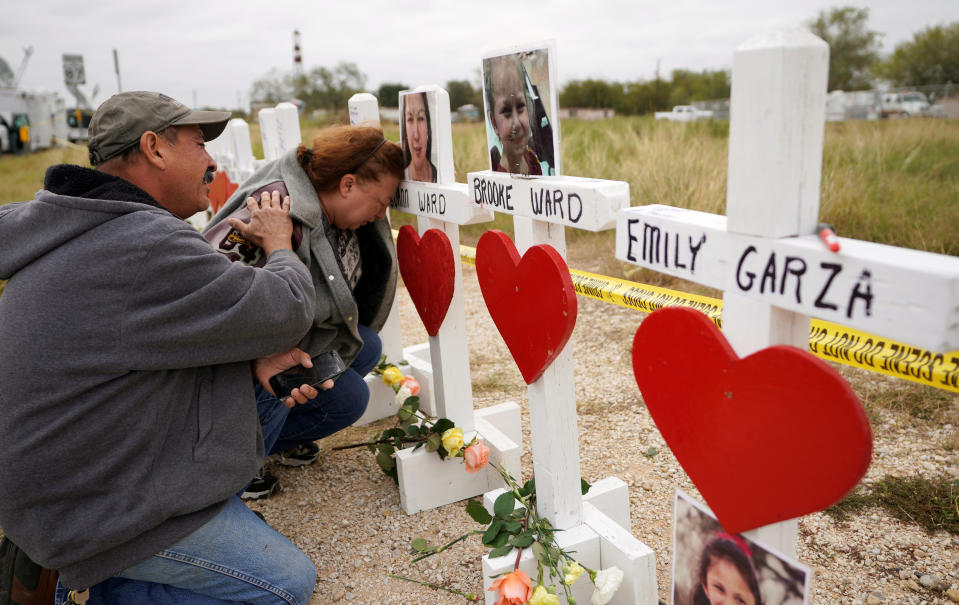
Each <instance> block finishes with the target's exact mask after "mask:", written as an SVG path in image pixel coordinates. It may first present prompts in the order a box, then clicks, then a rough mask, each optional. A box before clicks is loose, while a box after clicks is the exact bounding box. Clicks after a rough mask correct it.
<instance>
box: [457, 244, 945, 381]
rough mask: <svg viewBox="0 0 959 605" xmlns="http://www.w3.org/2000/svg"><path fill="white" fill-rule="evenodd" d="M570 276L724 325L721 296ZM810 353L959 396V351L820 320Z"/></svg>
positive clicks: (469, 259) (642, 304) (636, 302)
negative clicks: (922, 345) (936, 350)
mask: <svg viewBox="0 0 959 605" xmlns="http://www.w3.org/2000/svg"><path fill="white" fill-rule="evenodd" d="M460 258H461V259H462V260H463V262H465V263H467V264H470V265H475V264H476V249H475V248H470V247H469V246H462V245H461V246H460ZM569 273H570V277H572V280H573V288H574V289H575V290H576V293H577V294H579V295H580V296H586V297H588V298H593V299H596V300H601V301H603V302H608V303H613V304H616V305H619V306H621V307H627V308H629V309H635V310H637V311H642V312H644V313H652V312H653V311H656V310H657V309H661V308H663V307H677V306H679V307H689V308H691V309H696V310H698V311H702V312H703V313H705V314H706V316H707V317H709V318H710V319H711V320H712V321H713V323H715V324H716V325H717V326H718V327H720V328H721V327H722V311H723V301H722V300H720V299H718V298H712V297H709V296H700V295H697V294H687V293H685V292H680V291H678V290H670V289H668V288H662V287H659V286H650V285H647V284H641V283H638V282H632V281H627V280H625V279H617V278H614V277H608V276H605V275H597V274H595V273H588V272H586V271H579V270H577V269H570V270H569ZM809 351H810V352H811V353H812V354H813V355H815V356H816V357H819V358H820V359H825V360H826V361H833V362H836V363H841V364H843V365H847V366H854V367H857V368H862V369H864V370H869V371H871V372H878V373H880V374H886V375H888V376H895V377H896V378H902V379H905V380H910V381H912V382H917V383H919V384H924V385H926V386H930V387H935V388H937V389H944V390H946V391H952V392H953V393H959V351H951V352H949V353H933V352H932V351H927V350H925V349H921V348H919V347H914V346H912V345H907V344H903V343H901V342H896V341H894V340H890V339H888V338H883V337H881V336H876V335H874V334H869V333H866V332H861V331H859V330H855V329H853V328H848V327H846V326H842V325H839V324H835V323H832V322H829V321H823V320H819V319H813V320H812V321H811V322H810V328H809Z"/></svg>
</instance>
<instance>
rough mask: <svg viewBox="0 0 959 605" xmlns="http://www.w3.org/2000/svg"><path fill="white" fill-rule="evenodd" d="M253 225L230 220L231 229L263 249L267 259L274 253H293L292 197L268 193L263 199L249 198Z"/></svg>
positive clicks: (247, 205)
mask: <svg viewBox="0 0 959 605" xmlns="http://www.w3.org/2000/svg"><path fill="white" fill-rule="evenodd" d="M246 209H247V210H248V211H249V213H250V222H249V223H244V222H243V221H241V220H239V219H235V218H231V219H227V222H229V223H230V226H231V227H233V228H234V229H236V230H237V231H239V232H240V234H241V235H242V236H243V237H245V238H246V239H248V240H250V241H251V242H253V243H254V244H256V245H257V246H259V247H261V248H263V251H264V252H265V253H266V255H267V256H269V255H270V254H272V253H273V251H274V250H292V247H291V245H290V240H291V238H292V237H293V221H292V220H290V196H286V197H284V198H283V199H282V200H280V193H279V192H278V191H274V192H273V193H272V194H270V193H269V192H267V191H264V192H263V193H262V194H261V196H260V199H259V200H258V199H256V198H253V197H248V198H246Z"/></svg>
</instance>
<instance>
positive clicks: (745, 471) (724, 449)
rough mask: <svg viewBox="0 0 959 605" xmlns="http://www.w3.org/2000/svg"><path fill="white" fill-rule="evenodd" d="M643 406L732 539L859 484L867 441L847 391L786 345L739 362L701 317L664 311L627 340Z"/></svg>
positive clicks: (862, 418)
mask: <svg viewBox="0 0 959 605" xmlns="http://www.w3.org/2000/svg"><path fill="white" fill-rule="evenodd" d="M633 372H634V373H635V375H636V383H637V384H638V385H639V390H640V392H642V394H643V400H644V401H645V402H646V406H647V407H648V408H649V412H650V414H651V415H652V417H653V421H654V422H655V423H656V427H657V428H658V429H659V432H660V433H661V434H662V436H663V438H664V439H665V440H666V443H667V444H668V445H669V448H670V449H671V450H672V452H673V454H675V456H676V459H677V460H679V463H680V464H681V465H682V467H683V469H684V470H685V471H686V474H687V475H689V478H690V479H691V480H692V482H693V483H694V484H695V485H696V487H697V488H698V489H699V492H700V493H701V494H702V496H703V498H704V499H705V500H706V503H707V504H709V506H710V508H712V510H713V512H714V513H715V514H716V517H717V518H718V519H719V522H720V523H721V524H722V526H723V527H724V528H725V529H726V531H728V532H730V533H740V532H743V531H746V530H749V529H754V528H756V527H761V526H763V525H769V524H771V523H776V522H779V521H785V520H786V519H792V518H794V517H798V516H801V515H805V514H808V513H813V512H816V511H819V510H822V509H824V508H826V507H828V506H830V505H832V504H834V503H836V502H838V501H839V500H840V499H842V497H843V496H845V495H846V494H847V493H848V492H849V491H850V490H851V489H852V488H853V487H855V485H856V483H858V482H859V480H860V479H861V478H862V476H863V475H865V474H866V469H867V468H868V467H869V460H870V458H871V456H872V431H871V430H870V428H869V421H868V420H867V419H866V415H865V412H864V411H863V409H862V406H861V405H860V403H859V399H858V398H857V397H856V394H855V392H853V390H852V388H850V386H849V385H848V384H847V383H846V381H845V380H843V378H842V376H840V375H839V374H838V373H836V372H835V371H834V370H833V369H832V368H830V367H829V366H828V365H827V364H826V363H825V362H823V361H820V360H819V359H816V358H815V357H813V356H812V355H810V354H809V353H807V352H805V351H802V350H800V349H797V348H795V347H789V346H785V345H777V346H772V347H769V348H768V349H763V350H762V351H758V352H757V353H754V354H752V355H749V356H747V357H744V358H742V359H740V358H739V357H738V356H737V355H736V353H735V352H734V351H733V349H732V347H731V346H730V345H729V343H728V342H727V341H726V339H725V338H724V337H723V335H722V333H721V332H720V331H719V329H718V328H716V326H715V325H714V324H713V323H712V322H711V321H710V320H709V319H708V318H707V317H706V316H705V315H703V314H702V313H700V312H698V311H694V310H692V309H684V308H681V307H671V308H666V309H661V310H659V311H656V312H655V313H653V314H651V315H650V316H649V317H647V318H646V319H645V320H644V321H643V322H642V324H640V326H639V329H638V330H636V336H635V338H634V339H633Z"/></svg>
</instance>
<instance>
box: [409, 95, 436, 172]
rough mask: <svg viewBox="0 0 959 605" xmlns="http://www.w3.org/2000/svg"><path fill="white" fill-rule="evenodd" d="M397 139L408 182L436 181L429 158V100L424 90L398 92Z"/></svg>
mask: <svg viewBox="0 0 959 605" xmlns="http://www.w3.org/2000/svg"><path fill="white" fill-rule="evenodd" d="M400 112H401V116H402V117H401V120H400V142H401V144H402V147H403V160H404V162H406V179H407V180H409V181H423V182H427V183H435V182H436V164H435V162H434V161H433V138H434V136H433V124H432V121H431V120H430V103H429V98H428V96H427V93H425V92H408V93H401V94H400Z"/></svg>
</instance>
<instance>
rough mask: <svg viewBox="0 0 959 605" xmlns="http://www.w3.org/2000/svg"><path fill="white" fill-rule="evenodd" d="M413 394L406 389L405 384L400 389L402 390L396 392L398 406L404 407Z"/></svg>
mask: <svg viewBox="0 0 959 605" xmlns="http://www.w3.org/2000/svg"><path fill="white" fill-rule="evenodd" d="M412 395H413V393H411V392H410V390H409V389H408V388H407V387H406V385H405V384H404V385H403V386H401V387H400V390H399V391H397V392H396V405H403V404H404V403H406V398H407V397H411V396H412Z"/></svg>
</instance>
